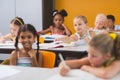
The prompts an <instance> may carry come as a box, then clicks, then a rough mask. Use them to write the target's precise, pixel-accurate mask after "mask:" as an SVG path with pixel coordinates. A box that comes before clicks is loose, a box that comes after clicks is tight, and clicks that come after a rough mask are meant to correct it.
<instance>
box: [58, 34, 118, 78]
mask: <svg viewBox="0 0 120 80" xmlns="http://www.w3.org/2000/svg"><path fill="white" fill-rule="evenodd" d="M87 52H88V57H85V58H82V59H77V60H68V61H65V63H66V64H67V66H66V67H65V66H64V62H61V63H60V64H59V70H60V74H61V75H62V76H65V75H66V74H67V73H68V72H69V71H70V69H75V68H80V69H82V70H84V71H87V72H90V73H92V74H94V75H95V76H97V77H101V78H107V79H109V78H112V77H114V76H115V75H117V74H118V73H120V35H117V34H115V33H111V34H98V35H96V36H95V37H93V38H92V39H91V40H90V42H89V45H88V50H87Z"/></svg>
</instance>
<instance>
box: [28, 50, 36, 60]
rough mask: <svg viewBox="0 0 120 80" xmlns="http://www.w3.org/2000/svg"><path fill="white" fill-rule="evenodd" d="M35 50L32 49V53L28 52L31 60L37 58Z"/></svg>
mask: <svg viewBox="0 0 120 80" xmlns="http://www.w3.org/2000/svg"><path fill="white" fill-rule="evenodd" d="M35 54H36V53H35V50H34V49H31V50H30V51H28V55H29V56H30V58H33V57H36V55H35Z"/></svg>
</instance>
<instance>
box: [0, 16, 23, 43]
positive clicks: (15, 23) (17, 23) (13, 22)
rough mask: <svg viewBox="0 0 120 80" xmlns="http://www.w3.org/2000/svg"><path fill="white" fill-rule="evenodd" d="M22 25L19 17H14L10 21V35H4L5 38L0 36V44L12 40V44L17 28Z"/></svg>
mask: <svg viewBox="0 0 120 80" xmlns="http://www.w3.org/2000/svg"><path fill="white" fill-rule="evenodd" d="M23 25H24V21H23V19H22V18H21V17H15V18H14V19H12V20H11V22H10V33H8V34H6V35H5V36H2V37H1V38H0V42H1V43H5V42H6V41H7V40H12V41H13V42H14V41H15V38H16V36H17V33H18V30H19V28H20V27H22V26H23Z"/></svg>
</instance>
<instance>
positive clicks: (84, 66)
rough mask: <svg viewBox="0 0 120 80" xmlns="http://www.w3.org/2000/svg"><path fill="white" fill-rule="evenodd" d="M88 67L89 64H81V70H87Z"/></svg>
mask: <svg viewBox="0 0 120 80" xmlns="http://www.w3.org/2000/svg"><path fill="white" fill-rule="evenodd" d="M89 68H90V66H87V65H83V66H82V67H81V70H84V71H89Z"/></svg>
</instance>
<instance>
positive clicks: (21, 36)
mask: <svg viewBox="0 0 120 80" xmlns="http://www.w3.org/2000/svg"><path fill="white" fill-rule="evenodd" d="M36 38H37V50H34V49H33V48H32V45H33V43H34V42H35V40H36ZM19 41H20V43H21V44H22V46H23V47H22V48H19V47H18V42H19ZM15 47H16V49H15V50H14V51H12V53H11V57H10V65H16V66H32V67H41V66H42V54H40V52H39V35H38V33H37V31H36V29H35V28H34V26H33V25H31V24H25V25H23V27H20V29H19V31H18V35H17V37H16V41H15Z"/></svg>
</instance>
